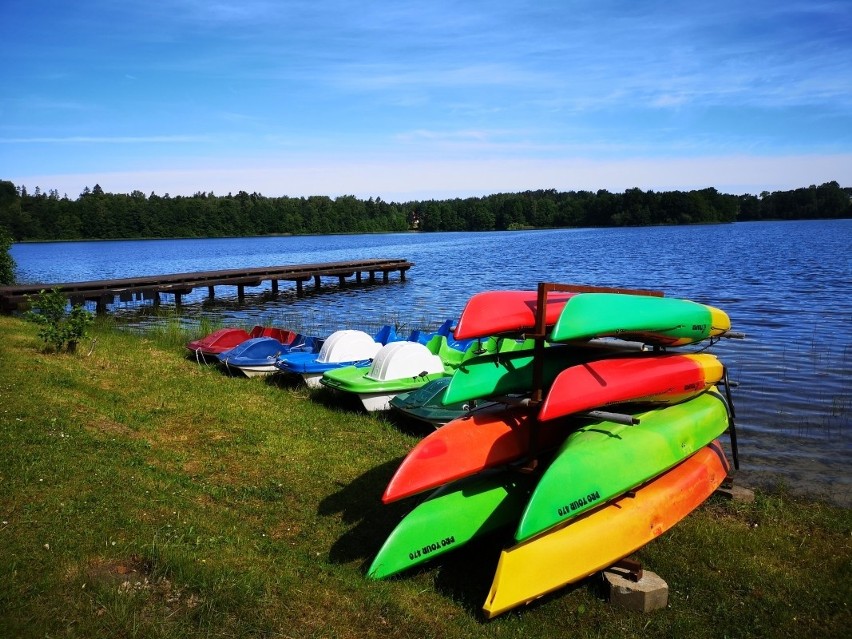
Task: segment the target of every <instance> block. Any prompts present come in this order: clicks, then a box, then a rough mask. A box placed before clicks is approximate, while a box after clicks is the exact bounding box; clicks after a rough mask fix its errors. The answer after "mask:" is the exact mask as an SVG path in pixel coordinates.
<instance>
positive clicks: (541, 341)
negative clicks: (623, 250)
mask: <svg viewBox="0 0 852 639" xmlns="http://www.w3.org/2000/svg"><path fill="white" fill-rule="evenodd" d="M557 292H558V293H619V294H622V295H644V296H647V297H665V293H664V292H663V291H656V290H645V289H630V288H612V287H608V286H586V285H583V284H558V283H555V282H539V285H538V299H537V301H536V304H537V306H536V309H535V329H534V333H533V334H531V335H526V337H529V338H532V339H533V340H535V350H534V351H533V387H532V391H533V392H532V397H531V400H532V403H533V404H540V403H541V402H542V399H543V397H544V388H543V387H544V382H543V379H544V364H543V357H542V356H543V355H544V347H545V339H546V338H547V312H546V311H547V295H548V293H557Z"/></svg>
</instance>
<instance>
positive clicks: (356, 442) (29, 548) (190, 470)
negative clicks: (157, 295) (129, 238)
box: [0, 317, 852, 639]
mask: <svg viewBox="0 0 852 639" xmlns="http://www.w3.org/2000/svg"><path fill="white" fill-rule="evenodd" d="M0 335H2V342H0V405H2V407H0V637H4V638H5V637H9V638H12V637H174V638H177V637H181V638H183V637H418V638H419V637H465V638H467V637H479V636H482V637H566V636H571V637H631V636H636V637H645V638H647V637H708V638H711V637H712V638H713V639H718V638H720V637H793V636H795V637H807V636H812V637H830V636H834V637H840V636H847V634H846V633H847V632H848V630H849V628H850V624H852V615H850V610H849V608H850V605H852V586H850V584H852V552H850V546H851V545H852V537H850V535H852V512H851V511H849V510H846V509H841V508H837V507H833V506H830V505H827V504H825V503H822V502H818V501H809V500H802V499H793V498H790V497H788V496H786V495H783V494H765V493H761V492H758V493H757V496H756V500H755V502H754V503H752V504H743V503H735V502H731V501H727V500H725V499H724V498H722V497H719V496H714V497H712V498H711V499H710V500H709V501H708V502H707V503H706V504H705V505H704V506H702V507H701V508H700V509H699V510H697V511H696V512H694V513H692V514H691V515H690V516H689V517H687V518H686V519H685V520H684V521H683V522H681V523H680V524H678V526H676V527H675V528H674V529H673V530H671V531H669V532H668V533H666V534H665V535H663V536H662V537H661V538H659V539H657V540H656V541H654V542H653V543H651V544H649V545H648V546H646V547H645V548H644V549H642V550H641V551H640V552H639V553H638V554H637V557H638V558H639V559H640V560H642V562H643V564H644V565H645V567H646V568H647V569H649V570H653V571H654V572H657V573H658V574H659V575H660V576H662V577H663V578H664V579H665V580H666V581H667V582H668V584H669V587H670V596H669V607H668V608H667V609H665V610H661V611H658V612H655V613H651V614H642V613H636V612H630V611H625V610H622V609H618V608H615V607H613V606H610V605H609V604H607V603H606V602H605V601H604V600H603V599H602V598H601V597H600V596H599V594H598V592H597V590H596V588H595V580H594V579H592V580H588V581H585V582H582V583H580V584H577V585H575V586H571V587H568V588H565V589H564V590H562V591H560V592H558V593H555V594H553V595H550V596H547V597H545V598H543V599H541V600H539V601H538V602H536V603H534V604H532V605H530V606H527V607H525V608H522V609H518V610H516V611H513V612H510V613H508V614H506V615H503V616H501V617H499V618H497V619H495V620H492V621H484V620H483V617H482V615H481V614H480V607H481V605H482V603H483V601H484V599H485V595H486V594H487V592H488V588H489V586H490V584H491V578H492V576H493V572H494V568H495V566H496V561H497V556H498V553H499V549H500V547H501V545H502V544H504V543H506V541H507V536H506V535H502V536H500V535H497V536H493V537H490V538H488V539H485V540H482V541H481V542H479V543H476V544H472V545H470V546H468V547H466V548H464V549H460V550H459V551H457V552H455V553H448V554H446V555H444V556H443V557H441V558H439V559H437V560H436V561H435V562H434V563H432V564H428V565H426V566H424V567H423V568H421V569H419V570H415V571H412V572H411V573H408V574H404V575H401V576H399V577H397V578H394V579H390V580H388V581H382V582H373V581H368V580H367V579H366V578H365V577H364V570H365V568H366V566H367V565H368V564H369V562H370V561H371V559H372V556H373V554H374V553H375V552H376V551H377V550H378V548H379V546H380V545H381V544H382V542H383V541H384V539H385V537H386V536H387V534H388V533H389V532H390V531H391V530H392V529H393V527H394V525H395V523H396V522H397V521H398V520H399V518H400V517H401V516H403V515H404V514H405V513H406V512H407V510H408V509H409V508H410V507H411V505H412V504H411V502H410V501H408V502H404V503H398V504H392V505H382V504H381V502H380V495H381V494H382V491H383V490H384V487H385V485H386V483H387V481H388V480H389V478H390V476H391V475H392V473H393V471H394V470H395V468H396V466H397V465H398V463H399V461H400V459H401V458H402V457H403V456H404V455H405V454H406V452H407V451H408V450H409V449H410V448H411V446H412V445H413V444H414V443H415V442H416V441H417V438H418V435H419V434H418V433H417V432H414V431H412V430H411V429H407V428H404V427H403V426H402V425H400V424H396V423H394V422H393V421H391V419H390V418H389V417H387V416H381V415H378V416H377V415H367V414H364V413H362V412H359V411H357V410H355V409H354V407H353V405H352V404H348V405H343V404H340V403H339V402H336V401H335V398H334V397H333V396H332V395H330V394H328V393H327V392H323V391H315V392H312V393H309V392H308V391H307V390H306V389H305V388H304V387H302V386H299V385H297V384H292V383H288V382H287V381H285V380H277V381H274V382H273V381H270V380H268V379H267V380H264V379H251V380H249V379H245V378H238V377H229V376H227V375H225V374H223V373H222V372H220V371H219V370H217V369H216V368H214V367H209V366H203V365H199V364H198V363H196V362H195V360H194V359H190V358H187V357H186V356H185V355H184V353H183V352H182V351H183V349H182V348H181V342H182V340H183V339H184V338H186V337H188V336H185V335H180V334H178V335H177V336H175V335H171V336H165V335H158V336H142V337H140V336H138V335H131V334H128V333H124V332H122V331H119V330H116V329H115V328H114V327H110V326H109V325H103V326H96V327H95V329H94V331H93V337H94V340H93V341H87V342H84V343H82V344H81V345H80V348H79V350H78V352H77V353H76V354H74V355H65V354H63V355H54V354H44V353H42V352H41V351H40V343H39V341H38V339H37V337H36V328H35V326H33V325H31V324H27V323H25V322H23V321H21V320H19V319H15V318H10V317H0Z"/></svg>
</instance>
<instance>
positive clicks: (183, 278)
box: [0, 258, 414, 313]
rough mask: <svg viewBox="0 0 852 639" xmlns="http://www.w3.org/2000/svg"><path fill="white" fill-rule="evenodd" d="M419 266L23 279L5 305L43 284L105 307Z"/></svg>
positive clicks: (334, 265) (11, 307)
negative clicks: (217, 289)
mask: <svg viewBox="0 0 852 639" xmlns="http://www.w3.org/2000/svg"><path fill="white" fill-rule="evenodd" d="M412 266H414V263H413V262H409V261H408V260H405V259H399V258H376V259H367V260H351V261H345V262H321V263H317V264H291V265H283V266H262V267H254V268H239V269H222V270H215V271H200V272H193V273H166V274H162V275H150V276H145V277H129V278H121V279H109V280H92V281H87V282H60V283H52V284H50V283H36V284H21V285H16V286H0V311H2V312H4V313H9V312H12V311H15V310H17V309H18V308H20V307H22V306H25V305H26V303H27V296H33V295H38V293H39V291H41V290H50V289H54V288H56V289H58V290H59V291H61V292H62V293H63V294H64V295H65V296H66V297H67V298H68V299H69V300H72V301H74V302H78V301H80V300H86V301H92V302H96V303H97V304H98V309H99V310H100V311H103V310H105V308H104V300H108V299H113V300H114V299H115V298H116V297H119V298H128V296H132V295H136V296H144V297H146V298H147V299H151V298H152V297H153V298H157V297H158V295H159V294H160V293H164V294H170V295H174V296H175V302H176V303H177V304H180V296H181V295H186V294H189V293H191V292H192V291H193V290H195V289H196V288H201V287H206V288H207V289H208V296H209V297H211V298H212V297H213V296H214V288H215V287H216V286H234V287H238V291H239V293H240V294H239V298H240V299H242V297H243V295H242V292H243V290H244V287H246V286H260V285H261V284H262V283H263V282H264V281H267V280H268V281H270V282H272V289H273V293H277V292H278V283H279V282H280V281H290V282H295V283H296V292H297V295H303V294H304V287H303V285H302V283H303V282H306V281H309V280H311V279H313V281H314V284H315V286H316V287H317V288H319V286H320V280H321V278H322V277H334V278H337V279H338V281H339V283H340V285H341V286H342V285H343V284H344V283H345V280H346V278H347V277H353V276H354V277H355V278H356V281H357V282H361V278H362V273H368V274H369V281H370V282H371V283H373V282H375V281H376V280H375V274H376V273H382V275H383V282H385V283H387V282H388V281H389V276H390V274H391V273H394V272H398V273H399V277H400V281H405V273H406V271H408V269H410V268H411V267H412Z"/></svg>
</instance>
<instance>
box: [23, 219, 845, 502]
mask: <svg viewBox="0 0 852 639" xmlns="http://www.w3.org/2000/svg"><path fill="white" fill-rule="evenodd" d="M850 244H852V220H839V221H802V222H754V223H737V224H730V225H713V226H689V227H643V228H626V229H567V230H544V231H517V232H491V233H435V234H419V233H418V234H415V233H411V234H383V235H341V236H307V237H265V238H233V239H203V240H144V241H116V242H68V243H45V244H16V245H14V246H13V247H12V256H13V257H14V259H15V260H16V262H17V264H18V273H17V275H18V280H19V281H20V282H21V283H26V282H45V283H50V282H62V281H81V280H92V279H104V278H121V277H132V276H142V275H155V274H161V273H180V272H190V271H202V270H211V269H222V268H241V267H260V266H273V265H283V264H303V263H316V262H327V261H340V260H351V259H364V258H405V259H408V260H410V261H412V262H414V263H415V266H414V267H413V268H412V269H411V270H410V271H409V272H408V274H407V278H406V281H405V282H401V281H399V280H398V278H397V275H393V276H392V278H391V281H390V283H389V284H386V285H385V284H375V285H367V284H365V285H362V286H355V285H351V286H348V287H346V288H345V289H344V290H340V289H339V288H338V286H337V283H336V282H333V281H332V280H330V279H329V280H327V281H324V282H323V289H324V290H323V291H321V292H318V293H316V292H313V291H312V284H311V283H308V284H306V287H305V290H306V291H307V292H308V294H307V295H305V296H304V297H301V298H297V297H296V296H295V287H293V288H292V289H290V288H288V285H287V284H286V283H282V294H281V295H280V296H279V297H278V298H276V299H270V297H269V296H268V295H266V294H264V289H261V288H258V289H247V297H246V301H245V303H244V304H241V305H240V304H237V302H236V299H235V298H236V290H235V289H233V288H228V287H220V288H218V289H217V293H216V294H217V299H216V300H215V301H214V302H213V303H210V302H208V301H207V300H206V296H207V291H206V289H200V290H198V291H197V292H196V293H195V294H194V295H192V296H185V297H184V308H183V310H182V317H183V318H184V321H186V322H192V321H197V320H198V318H200V317H210V318H212V319H214V320H215V321H217V322H221V323H223V324H226V325H234V324H237V325H248V326H250V325H253V324H255V323H266V324H270V323H272V324H276V325H283V326H285V327H295V328H299V329H301V330H310V331H312V332H316V333H320V334H328V333H330V332H332V331H334V330H337V329H339V328H361V329H364V330H374V329H375V328H377V327H378V326H379V325H381V324H383V323H387V322H389V321H394V322H396V323H398V324H400V325H402V326H403V328H405V329H410V328H432V327H434V326H437V325H438V324H439V323H440V321H442V320H443V319H445V318H451V317H452V318H456V317H458V315H459V313H460V312H461V309H462V308H463V306H464V304H465V302H466V301H467V299H468V298H469V297H470V296H471V295H472V294H473V293H476V292H479V291H483V290H493V289H517V288H523V289H534V288H535V287H536V285H537V284H538V283H539V282H542V281H546V282H561V283H573V284H591V285H598V286H622V287H629V288H654V289H660V290H663V291H665V293H666V295H667V296H668V297H683V298H687V299H691V300H694V301H697V302H702V303H706V304H711V305H714V306H718V307H720V308H722V309H723V310H725V311H726V312H727V313H728V314H729V315H730V317H731V320H732V323H733V329H734V330H736V331H741V332H744V333H745V334H746V339H744V340H722V341H721V342H719V343H718V344H716V345H714V346H713V347H712V349H711V352H713V353H715V354H716V355H717V356H719V358H720V359H722V361H723V362H724V363H725V364H726V365H727V366H728V369H729V371H730V377H731V379H732V380H734V381H736V382H738V384H739V386H738V387H737V388H735V389H734V391H733V396H734V401H735V406H736V412H737V425H738V430H737V432H738V434H739V450H740V462H741V471H740V474H739V476H738V477H739V481H740V482H741V483H743V484H746V485H749V484H751V485H773V484H776V483H779V482H781V483H784V484H786V485H787V486H788V487H789V488H790V489H791V490H792V491H794V492H796V493H800V494H808V495H816V496H822V497H829V498H830V499H832V500H833V501H835V502H837V503H840V504H843V505H846V506H852V430H851V429H850V412H852V406H850V404H852V382H850V380H852V268H850V254H852V252H850V249H849V246H850ZM266 289H268V283H267V284H266ZM253 293H256V294H253ZM169 305H170V301H166V300H165V298H164V304H163V308H168V307H169ZM116 314H117V315H118V316H119V317H121V318H122V320H123V321H125V322H127V324H128V325H129V326H132V327H139V326H145V325H149V324H150V323H152V322H158V321H165V320H163V319H162V318H158V317H156V316H153V315H152V314H151V313H140V311H139V308H138V305H137V306H134V305H126V306H122V307H118V308H117V309H116Z"/></svg>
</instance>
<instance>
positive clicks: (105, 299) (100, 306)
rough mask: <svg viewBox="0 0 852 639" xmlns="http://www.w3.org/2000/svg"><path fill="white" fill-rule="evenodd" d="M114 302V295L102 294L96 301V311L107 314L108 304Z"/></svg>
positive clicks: (99, 313)
mask: <svg viewBox="0 0 852 639" xmlns="http://www.w3.org/2000/svg"><path fill="white" fill-rule="evenodd" d="M114 302H115V298H114V297H113V296H112V295H101V296H100V297H99V298H98V301H97V302H96V303H95V312H96V313H97V314H98V315H105V314H106V312H107V304H112V303H114Z"/></svg>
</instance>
